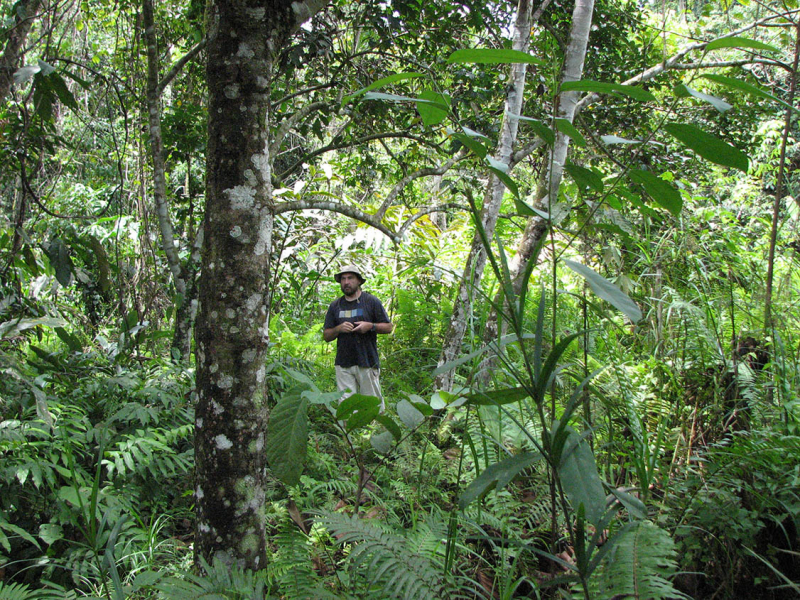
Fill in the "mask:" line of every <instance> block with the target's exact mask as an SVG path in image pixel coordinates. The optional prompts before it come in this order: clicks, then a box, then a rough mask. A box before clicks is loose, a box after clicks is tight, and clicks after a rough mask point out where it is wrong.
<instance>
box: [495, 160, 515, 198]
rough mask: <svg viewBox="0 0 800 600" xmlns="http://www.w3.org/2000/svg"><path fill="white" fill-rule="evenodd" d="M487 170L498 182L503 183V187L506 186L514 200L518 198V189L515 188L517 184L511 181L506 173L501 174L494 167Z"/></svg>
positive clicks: (501, 172)
mask: <svg viewBox="0 0 800 600" xmlns="http://www.w3.org/2000/svg"><path fill="white" fill-rule="evenodd" d="M495 162H497V161H495ZM489 170H490V171H491V172H492V173H494V174H495V175H496V176H497V178H498V179H499V180H500V181H502V182H503V185H504V186H506V188H507V189H508V191H509V192H511V193H512V194H513V195H514V197H515V198H519V188H518V187H517V183H516V182H515V181H514V180H513V179H511V177H509V176H508V175H507V174H506V173H503V171H500V170H499V169H495V168H494V167H489Z"/></svg>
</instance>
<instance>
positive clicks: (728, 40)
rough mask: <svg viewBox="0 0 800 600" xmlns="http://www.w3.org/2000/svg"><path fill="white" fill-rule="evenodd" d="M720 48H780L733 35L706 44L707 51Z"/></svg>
mask: <svg viewBox="0 0 800 600" xmlns="http://www.w3.org/2000/svg"><path fill="white" fill-rule="evenodd" d="M720 48H753V49H755V50H766V51H767V52H780V49H778V48H776V47H775V46H771V45H769V44H765V43H764V42H759V41H756V40H751V39H750V38H743V37H735V36H732V37H723V38H719V39H716V40H714V41H713V42H709V43H708V44H707V45H706V50H707V51H709V52H711V51H712V50H719V49H720Z"/></svg>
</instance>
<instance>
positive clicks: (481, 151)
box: [453, 133, 489, 158]
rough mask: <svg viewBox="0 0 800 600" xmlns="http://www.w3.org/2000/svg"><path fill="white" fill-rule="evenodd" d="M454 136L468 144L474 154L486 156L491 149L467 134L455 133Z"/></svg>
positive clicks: (465, 144)
mask: <svg viewBox="0 0 800 600" xmlns="http://www.w3.org/2000/svg"><path fill="white" fill-rule="evenodd" d="M453 137H454V138H456V139H457V140H458V141H459V142H461V143H462V144H464V146H466V147H467V149H468V150H470V151H471V152H472V153H473V154H475V155H477V156H479V157H481V158H486V155H487V154H488V153H489V151H488V150H487V149H486V148H485V147H484V145H483V144H481V143H480V142H478V141H477V140H474V139H472V138H471V137H469V136H468V135H466V134H463V133H454V134H453Z"/></svg>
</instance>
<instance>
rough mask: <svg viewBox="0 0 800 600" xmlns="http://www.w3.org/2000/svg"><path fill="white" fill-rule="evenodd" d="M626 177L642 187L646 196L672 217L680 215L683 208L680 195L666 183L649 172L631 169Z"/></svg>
mask: <svg viewBox="0 0 800 600" xmlns="http://www.w3.org/2000/svg"><path fill="white" fill-rule="evenodd" d="M628 177H630V179H631V180H632V181H635V182H636V183H639V184H641V185H642V186H644V189H645V190H646V191H647V193H648V195H649V196H650V197H651V198H652V199H653V200H655V201H656V202H657V203H658V204H660V205H661V206H663V207H664V208H666V209H667V210H668V211H669V212H671V213H672V214H673V215H675V216H676V217H677V216H678V215H680V214H681V209H682V208H683V198H682V197H681V193H680V192H679V191H678V190H677V189H675V188H674V187H672V186H671V185H670V184H669V183H668V182H666V181H664V180H663V179H661V178H660V177H656V176H655V175H653V174H652V173H650V172H649V171H643V170H641V169H631V170H630V171H628Z"/></svg>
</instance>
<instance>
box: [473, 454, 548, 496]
mask: <svg viewBox="0 0 800 600" xmlns="http://www.w3.org/2000/svg"><path fill="white" fill-rule="evenodd" d="M541 458H542V455H541V454H539V453H538V452H521V453H520V454H516V455H514V456H509V457H508V458H504V459H503V460H501V461H500V462H497V463H495V464H493V465H491V466H489V467H487V468H486V469H484V470H483V472H482V473H481V474H480V475H478V477H476V478H475V480H474V481H473V482H472V483H470V484H469V485H468V486H467V489H465V490H464V493H463V494H461V497H460V498H459V499H458V507H459V508H460V509H461V510H464V509H465V508H467V506H469V505H470V504H472V502H473V501H475V500H477V499H478V498H480V497H482V496H483V495H484V494H486V493H487V492H489V490H490V489H491V488H494V489H495V490H497V491H500V490H502V489H503V488H504V487H506V486H507V485H508V484H509V482H510V481H511V480H512V479H514V478H515V477H516V476H517V475H519V473H520V472H521V471H522V470H524V469H526V468H528V467H530V466H531V465H532V464H534V463H536V462H538V461H539V460H541Z"/></svg>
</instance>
